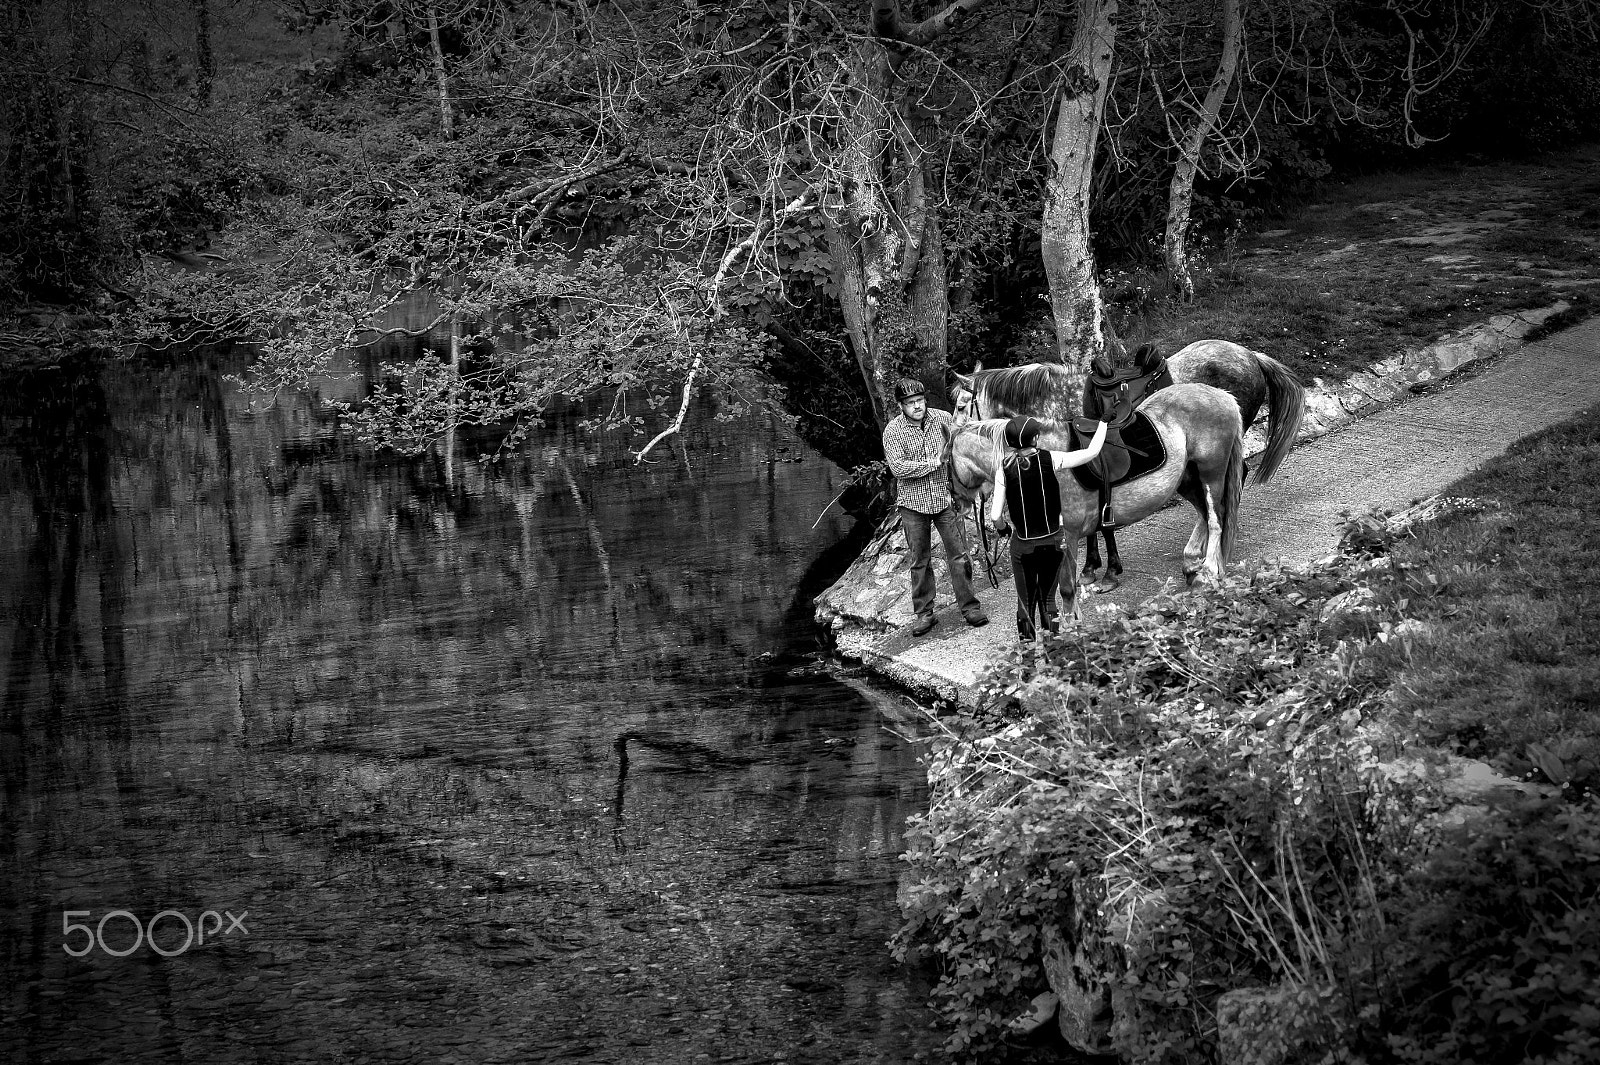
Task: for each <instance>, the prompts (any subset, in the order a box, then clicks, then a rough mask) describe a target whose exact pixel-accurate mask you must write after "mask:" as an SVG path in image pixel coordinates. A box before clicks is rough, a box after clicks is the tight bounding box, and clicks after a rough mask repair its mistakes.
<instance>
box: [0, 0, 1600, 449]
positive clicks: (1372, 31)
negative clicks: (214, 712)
mask: <svg viewBox="0 0 1600 1065" xmlns="http://www.w3.org/2000/svg"><path fill="white" fill-rule="evenodd" d="M0 12H3V14H0V20H3V24H4V26H5V32H6V36H7V39H8V40H10V41H11V42H12V45H11V48H12V56H11V61H10V62H9V63H8V64H6V66H5V67H4V69H3V70H0V93H3V95H4V97H5V99H6V100H7V101H8V106H7V108H6V109H5V113H4V117H3V123H4V125H3V127H0V190H3V202H0V231H3V237H0V300H3V301H4V302H5V304H6V305H7V306H8V307H9V308H11V311H10V313H8V315H7V319H6V321H7V324H6V325H4V326H3V327H0V328H3V329H4V330H5V331H6V332H7V335H8V337H9V339H10V340H11V341H12V343H9V344H7V345H6V346H7V347H10V348H12V349H13V351H16V350H27V351H31V352H32V353H33V354H34V356H35V357H39V356H41V355H43V356H45V357H48V356H49V354H50V353H51V351H52V350H56V351H59V350H61V349H62V348H63V347H64V346H71V345H75V344H76V345H81V344H82V343H83V342H85V340H86V339H88V340H92V341H93V342H94V343H96V344H98V345H99V346H101V347H103V348H104V349H106V350H110V351H118V352H124V353H127V352H142V353H146V354H149V353H154V352H163V351H170V350H172V349H175V348H181V347H186V346H191V345H195V344H203V343H211V342H217V341H248V342H252V343H254V344H256V345H258V350H259V353H260V354H259V358H258V359H257V360H256V362H255V366H254V370H253V371H252V372H253V383H254V384H255V385H256V386H258V387H261V388H264V389H274V388H280V387H286V386H295V385H298V384H302V383H304V382H306V381H308V380H310V379H311V378H312V377H313V376H314V375H315V374H317V373H318V372H319V371H320V370H322V369H323V368H324V367H325V366H326V364H327V360H328V358H329V357H330V356H331V355H332V354H333V353H334V352H336V351H338V350H340V349H342V348H346V347H349V346H351V345H356V344H364V343H372V342H374V341H376V340H379V339H381V338H382V337H383V336H385V335H393V334H394V333H395V332H399V331H409V332H412V333H415V334H419V335H420V334H421V333H425V332H426V333H430V334H431V335H433V336H434V337H448V338H449V339H448V342H440V343H437V344H435V345H434V352H433V354H431V355H429V356H427V357H425V358H423V359H421V360H420V361H418V362H417V363H415V364H414V365H411V366H409V367H408V368H407V370H406V372H404V373H402V374H397V375H396V376H395V377H394V378H393V380H392V381H391V383H390V386H389V387H387V388H383V389H379V390H378V391H377V392H376V393H375V394H374V395H372V396H371V397H370V399H369V400H367V401H366V402H364V403H362V404H360V405H357V406H354V407H351V408H349V409H347V410H346V411H345V415H346V417H347V418H348V420H349V422H350V424H352V425H353V426H355V427H356V428H357V429H358V430H359V431H360V432H361V433H363V434H364V435H365V436H366V437H367V438H369V439H372V440H374V441H377V442H380V443H384V444H388V445H391V446H394V447H397V448H400V449H401V450H404V451H418V450H421V449H422V448H425V447H426V446H427V445H428V443H429V441H430V440H432V439H434V438H435V437H436V436H438V435H439V434H441V433H442V432H443V431H444V430H445V429H446V428H448V427H450V426H452V425H488V426H494V427H497V428H501V429H506V430H509V431H510V434H511V435H510V439H513V440H514V439H516V438H517V437H518V435H519V433H520V431H522V430H525V429H526V428H527V427H528V426H529V425H530V424H532V420H533V419H534V418H535V417H536V416H537V415H538V414H539V413H540V412H541V411H542V410H544V409H545V408H546V407H547V406H548V405H549V404H551V403H553V402H557V401H560V400H562V399H564V398H582V397H590V396H594V395H605V396H609V397H614V401H613V402H612V404H611V407H610V409H609V412H608V413H607V415H606V416H605V417H604V418H603V419H601V422H602V423H603V424H605V425H607V426H609V427H611V428H622V427H626V428H628V429H629V430H631V431H632V432H633V433H634V434H636V439H637V441H638V452H639V453H640V455H641V456H642V455H643V454H644V453H647V452H648V451H649V450H650V449H651V448H652V447H653V446H655V445H656V444H657V443H658V442H659V441H660V440H661V439H663V437H664V436H666V435H667V434H670V433H671V432H672V431H673V430H674V429H675V428H676V427H677V425H679V424H681V419H682V416H683V411H684V410H685V408H686V406H687V405H688V404H690V403H693V402H697V401H701V402H711V403H716V404H718V405H719V407H720V409H722V410H725V411H728V412H738V411H740V410H742V409H746V408H748V407H749V406H751V405H777V406H781V407H782V408H783V409H784V410H786V411H787V413H789V414H791V415H793V416H795V417H796V418H797V419H798V424H799V426H800V428H801V431H802V432H803V433H804V434H805V435H806V436H807V437H808V439H810V440H811V441H812V442H813V443H814V444H816V445H817V446H818V447H819V448H820V449H821V450H823V451H824V453H826V454H828V455H829V456H830V457H832V458H834V459H835V460H837V461H840V462H841V463H844V464H846V465H855V464H857V463H860V462H863V461H865V460H868V459H871V458H872V457H874V455H875V451H876V447H877V431H876V430H877V428H878V427H879V426H881V425H882V423H883V422H884V421H885V420H886V418H887V417H888V416H889V415H890V414H892V411H890V410H888V409H886V407H887V399H886V397H887V393H888V389H887V384H888V382H890V381H892V380H893V378H894V377H896V376H898V375H900V374H902V373H907V372H909V373H914V374H917V375H919V376H922V377H923V378H925V379H926V380H927V381H928V382H929V384H930V385H931V386H932V387H933V388H934V389H935V391H936V392H937V391H939V390H941V389H942V388H943V385H944V382H945V381H946V380H947V374H948V371H949V370H950V369H951V368H967V367H970V366H971V365H972V364H973V363H975V362H976V361H978V360H983V361H984V362H985V363H986V364H988V365H996V364H1003V363H1008V362H1018V361H1027V360H1034V359H1050V360H1059V361H1062V362H1064V363H1066V364H1067V365H1069V366H1075V367H1081V366H1083V365H1085V364H1086V362H1087V360H1088V359H1089V358H1090V357H1091V356H1092V355H1094V354H1095V353H1096V352H1098V351H1099V350H1101V349H1102V347H1103V346H1104V345H1106V344H1107V343H1108V342H1110V343H1115V342H1116V339H1117V334H1118V332H1119V331H1120V328H1121V327H1120V326H1119V320H1118V314H1117V312H1118V300H1119V293H1118V292H1117V291H1116V289H1115V287H1114V286H1104V285H1103V284H1102V282H1101V278H1102V277H1103V276H1105V275H1104V271H1105V269H1106V268H1107V266H1108V265H1111V264H1116V263H1126V262H1138V263H1143V264H1146V265H1151V264H1159V265H1160V266H1161V267H1162V269H1163V276H1164V277H1165V279H1166V281H1167V284H1168V285H1169V287H1170V293H1169V295H1168V297H1167V298H1169V299H1174V300H1183V299H1186V298H1189V297H1191V296H1192V295H1193V293H1194V291H1195V286H1196V285H1197V284H1200V285H1204V284H1205V283H1206V281H1205V274H1204V271H1203V270H1202V269H1200V268H1199V267H1200V266H1201V265H1202V264H1203V263H1204V261H1205V259H1206V256H1207V249H1208V248H1215V247H1218V246H1221V245H1223V244H1224V243H1225V242H1226V241H1227V239H1228V235H1229V234H1230V233H1234V232H1237V231H1238V229H1239V227H1241V226H1243V225H1247V224H1250V223H1252V221H1254V220H1256V219H1259V218H1261V217H1263V216H1265V215H1269V214H1270V213H1271V212H1273V211H1275V210H1281V209H1282V208H1283V206H1284V205H1285V204H1290V203H1294V202H1296V201H1297V200H1300V199H1302V198H1303V197H1305V196H1306V195H1308V193H1309V192H1310V190H1312V189H1313V188H1314V186H1315V183H1316V182H1317V181H1319V180H1321V179H1324V178H1326V177H1328V176H1329V175H1330V174H1341V173H1349V172H1353V171H1358V170H1362V169H1371V168H1378V167H1395V166H1404V165H1411V164H1414V163H1416V162H1420V161H1424V160H1436V159H1438V158H1439V157H1440V156H1441V155H1444V154H1457V155H1461V154H1470V155H1478V156H1484V155H1490V156H1498V155H1512V154H1526V153H1531V152H1538V151H1541V150H1546V149H1552V148H1557V147H1561V146H1563V145H1566V144H1570V143H1572V142H1574V141H1578V140H1582V139H1585V138H1589V137H1592V136H1593V135H1594V134H1595V132H1596V131H1597V128H1600V47H1597V39H1600V38H1597V32H1600V31H1597V25H1600V4H1597V3H1596V0H1437V2H1436V0H1126V2H1119V0H1082V2H1080V3H1076V4H1073V3H1067V2H1065V0H957V2H955V3H949V4H945V3H939V4H926V3H910V2H902V0H670V2H665V0H592V2H591V0H378V2H370V0H282V2H279V3H264V2H259V0H136V2H129V3H123V2H112V0H4V3H3V6H0ZM417 289H425V290H428V291H430V292H431V293H433V294H434V295H436V296H437V297H438V313H437V316H436V317H434V318H433V319H432V320H431V321H424V322H407V323H404V324H403V326H395V325H394V324H393V315H392V313H391V312H392V308H393V307H394V306H395V305H396V304H397V302H398V301H400V300H401V299H402V298H403V297H404V296H405V295H406V293H407V292H409V291H414V290H417ZM60 309H68V310H72V311H75V312H83V313H84V314H85V315H86V317H83V318H79V319H75V320H74V321H76V322H78V323H81V324H82V325H84V326H85V329H81V330H75V331H72V332H70V333H62V332H61V331H60V330H59V329H57V330H56V331H55V332H54V333H53V334H52V333H48V332H41V331H40V330H39V329H37V328H36V326H37V325H38V323H40V322H45V321H48V322H50V323H52V324H59V322H60V321H61V318H60V317H59V316H56V317H53V318H52V317H50V316H49V315H47V314H44V313H43V312H44V311H45V310H60ZM1121 339H1123V340H1135V339H1139V338H1138V337H1137V336H1124V337H1122V338H1121Z"/></svg>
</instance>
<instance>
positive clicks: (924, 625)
mask: <svg viewBox="0 0 1600 1065" xmlns="http://www.w3.org/2000/svg"><path fill="white" fill-rule="evenodd" d="M937 624H939V619H938V618H936V617H934V616H933V615H932V614H918V615H917V623H916V624H915V625H913V626H911V635H913V636H921V635H922V634H923V633H926V632H927V631H928V630H930V629H932V628H933V627H934V626H935V625H937Z"/></svg>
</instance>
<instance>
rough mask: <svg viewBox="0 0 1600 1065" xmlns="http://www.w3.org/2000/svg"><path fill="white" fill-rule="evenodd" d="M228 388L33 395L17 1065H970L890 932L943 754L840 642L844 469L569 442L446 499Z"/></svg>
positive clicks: (15, 609)
mask: <svg viewBox="0 0 1600 1065" xmlns="http://www.w3.org/2000/svg"><path fill="white" fill-rule="evenodd" d="M229 365H230V363H229V361H228V360H227V359H225V358H223V357H222V356H219V355H211V356H208V357H207V358H205V359H202V360H200V361H198V362H195V363H182V364H178V365H173V366H170V367H167V368H166V369H162V370H154V369H135V368H131V367H129V368H117V369H113V370H109V371H106V372H105V374H104V375H102V374H101V373H100V372H99V371H96V370H94V369H92V368H90V367H87V366H75V365H67V366H62V367H59V368H56V369H52V370H44V371H39V372H37V373H34V374H31V375H29V376H27V377H26V378H25V379H23V380H22V381H20V382H17V383H16V384H15V385H14V386H13V387H12V389H11V390H10V391H9V392H8V393H7V395H6V396H5V397H4V400H3V402H4V405H5V420H4V431H5V438H4V441H3V445H4V446H3V447H0V486H3V491H4V493H5V505H4V510H3V519H0V520H3V521H4V523H5V526H4V529H5V533H6V534H7V535H5V536H4V538H3V542H0V551H4V553H5V554H4V558H3V569H0V584H3V592H0V594H3V600H0V601H3V602H4V603H5V605H6V618H7V619H8V620H7V621H6V623H5V624H3V625H0V656H3V661H4V662H5V664H6V666H5V668H6V673H5V690H4V696H3V704H0V706H3V714H4V722H3V737H4V750H3V753H0V758H3V772H4V784H5V791H4V808H3V810H0V862H3V863H4V868H5V878H4V885H3V887H0V917H3V920H0V935H3V936H4V940H3V950H0V972H3V981H0V985H3V990H0V1057H3V1058H4V1060H6V1061H8V1062H33V1061H56V1060H117V1061H123V1060H139V1059H141V1058H148V1059H151V1060H173V1059H178V1058H194V1059H201V1060H206V1061H225V1062H226V1061H247V1060H252V1061H253V1060H270V1061H284V1060H307V1061H343V1060H349V1061H387V1060H396V1061H399V1060H426V1061H451V1060H461V1061H527V1060H547V1059H548V1060H556V1059H560V1060H584V1061H620V1060H625V1059H627V1058H629V1057H637V1056H639V1054H640V1053H643V1054H644V1055H645V1056H646V1057H647V1058H648V1060H652V1061H693V1060H697V1059H709V1060H736V1061H757V1060H760V1061H774V1060H787V1061H829V1062H833V1061H901V1060H907V1059H909V1058H910V1057H911V1055H912V1054H913V1053H914V1052H915V1051H916V1050H918V1049H920V1048H924V1047H926V1046H928V1045H930V1044H931V1042H932V1038H931V1035H930V1033H929V1032H928V1030H927V1022H928V1020H929V1018H928V1016H927V1015H926V1014H925V1013H924V1012H923V1010H922V1008H921V1005H920V1004H921V1001H922V999H923V997H924V994H925V988H922V987H918V986H913V985H912V984H911V983H909V982H908V981H907V978H906V977H905V975H904V974H903V973H902V972H901V971H900V970H898V969H897V968H896V967H894V966H893V965H892V964H891V963H890V962H889V960H888V959H887V957H886V956H885V953H884V950H883V941H884V940H885V939H886V938H887V936H888V934H889V932H890V931H891V926H892V919H893V913H894V903H893V895H894V884H893V880H894V875H895V872H896V866H897V863H896V855H897V854H898V852H899V849H900V835H899V833H900V826H901V824H902V822H903V820H904V818H905V816H906V815H907V814H908V813H911V812H913V811H915V810H916V809H917V808H918V806H919V805H920V803H921V801H922V792H921V774H920V772H919V770H918V768H917V767H916V765H915V764H914V756H913V754H912V752H911V751H910V749H909V748H908V747H907V745H905V744H904V743H903V742H901V741H900V740H899V739H897V738H896V737H894V736H893V735H891V734H890V733H888V732H887V731H885V730H884V729H883V728H882V718H881V716H880V715H879V714H877V713H876V712H874V710H873V709H872V708H871V707H870V706H869V705H868V704H867V703H866V702H865V701H864V700H863V698H862V697H861V696H860V695H859V694H857V693H856V692H855V691H853V690H852V689H850V688H848V687H845V686H843V685H841V684H839V683H838V682H837V681H835V680H832V679H830V678H829V677H827V676H826V675H825V674H823V673H821V672H820V671H818V670H817V669H815V668H814V667H812V666H811V665H810V664H809V659H808V658H807V657H806V656H805V654H804V652H805V651H806V650H807V649H808V648H809V647H810V646H811V641H812V631H811V627H810V620H809V610H808V609H807V608H806V605H805V603H806V597H807V593H809V592H811V591H814V590H816V589H815V588H814V587H810V588H808V587H805V582H806V580H807V578H808V573H807V568H808V566H809V565H811V564H812V563H813V560H815V559H817V557H818V556H819V554H820V553H822V552H824V551H825V550H826V549H827V548H828V547H829V545H832V544H838V543H839V541H840V540H841V539H842V538H843V536H844V534H845V531H846V530H845V529H844V528H843V525H842V522H841V521H840V520H836V519H826V518H825V519H824V520H823V521H822V522H821V523H820V524H819V525H818V527H817V528H816V529H815V531H813V530H811V529H810V528H809V526H810V525H811V523H812V521H813V520H814V519H815V518H816V516H817V514H818V513H819V512H821V511H822V509H823V507H824V505H825V504H826V503H827V501H828V500H829V499H830V498H831V497H832V496H833V494H834V492H835V491H836V485H835V483H834V482H835V480H836V479H837V478H836V472H835V471H834V469H833V468H832V467H831V466H829V465H828V464H827V463H825V462H823V461H822V460H821V459H819V458H817V457H816V456H814V455H811V454H809V453H808V452H805V451H804V449H803V448H802V446H801V445H799V444H798V443H797V442H795V441H793V440H792V439H791V438H790V437H788V436H787V435H786V434H785V433H784V432H782V431H781V430H780V429H779V427H777V426H775V425H772V424H768V423H766V422H761V421H758V422H751V421H748V420H747V421H744V422H741V423H724V422H718V421H716V420H713V419H711V418H705V419H703V420H702V421H701V422H700V423H698V424H695V425H693V426H692V427H691V429H690V432H688V433H687V434H686V437H685V441H684V444H685V447H684V448H682V449H680V450H677V451H673V452H663V454H662V458H663V461H660V462H657V463H655V464H652V465H649V466H646V467H642V468H636V467H633V466H632V465H631V461H630V459H629V458H628V456H627V454H626V451H625V444H624V443H622V442H617V443H612V444H606V445H602V446H596V445H594V444H593V443H592V442H590V441H588V440H587V439H585V438H582V437H580V436H579V434H578V433H577V431H576V429H575V427H574V424H573V422H572V420H570V419H568V420H559V419H558V420H557V421H556V422H555V423H554V424H552V425H551V427H550V429H549V431H548V432H547V433H546V434H544V435H543V436H542V437H541V439H540V440H539V441H537V442H536V443H535V444H534V445H533V446H531V447H529V448H528V449H526V450H525V451H524V452H523V453H521V454H518V455H515V456H510V457H508V458H506V459H505V460H504V461H499V462H488V461H480V460H477V459H474V458H472V457H471V455H470V454H467V455H465V456H462V457H458V459H457V462H456V463H455V464H454V466H453V469H452V478H451V485H450V486H449V487H444V486H442V484H441V482H440V481H439V479H438V478H437V477H435V476H434V474H433V471H432V470H431V469H430V468H429V467H428V466H427V464H418V463H402V462H384V461H375V460H372V459H370V458H364V457H363V456H361V455H360V454H358V453H357V452H356V451H355V450H353V449H352V448H350V447H349V446H348V445H347V444H345V443H343V442H341V441H340V440H339V439H338V438H336V437H335V436H334V435H332V434H331V433H330V432H329V430H328V428H327V427H326V426H325V425H323V424H322V423H321V422H320V421H319V419H318V418H317V416H316V415H315V413H314V411H313V409H312V408H311V406H310V405H308V404H306V403H303V402H294V401H287V400H286V401H281V402H279V403H277V404H275V405H272V406H271V407H269V408H268V409H266V410H264V411H259V412H252V411H251V410H250V409H249V408H248V404H247V403H246V401H245V400H244V399H243V398H242V397H240V396H239V395H237V394H236V393H235V392H234V391H233V390H232V388H231V387H230V386H227V385H226V384H223V383H222V377H221V374H220V373H219V371H221V370H225V369H227V368H229ZM347 387H360V379H359V377H358V378H357V379H356V381H355V382H354V383H353V384H350V385H348V386H347ZM790 460H798V461H790ZM846 546H847V545H846ZM810 578H811V579H813V580H815V579H816V578H817V574H816V573H815V572H814V571H813V572H812V573H811V575H810ZM797 588H798V591H797ZM118 910H121V911H126V912H127V915H125V916H124V915H118V916H114V917H112V918H109V919H107V918H105V915H106V914H108V913H110V912H112V911H118ZM162 911H173V913H171V914H168V915H165V916H163V917H162V919H161V921H159V922H157V923H156V925H155V927H154V928H153V931H152V935H153V937H154V945H155V946H156V947H157V948H159V949H158V950H152V949H151V945H150V944H147V943H139V942H137V941H136V939H135V927H134V922H135V921H139V922H141V923H143V924H144V925H145V927H146V928H149V927H150V919H151V918H153V917H155V916H156V915H157V914H158V913H161V912H162ZM207 911H213V912H215V913H216V914H217V915H218V917H217V919H216V920H217V924H218V925H219V926H220V925H222V924H223V923H224V922H223V920H222V916H221V915H223V914H227V915H229V916H228V921H229V922H232V921H234V920H236V919H237V920H238V921H239V922H240V924H239V925H238V926H237V927H235V928H234V929H233V930H232V931H231V932H230V933H229V934H222V932H221V931H220V929H212V930H211V931H210V933H209V938H207V939H206V941H205V942H204V943H196V942H194V941H193V940H192V939H190V940H186V939H185V924H184V922H185V920H187V922H188V923H189V925H191V926H192V925H193V924H194V923H195V922H196V921H199V922H200V927H201V928H202V929H208V928H210V926H209V925H208V924H206V922H205V921H203V920H201V915H202V914H204V913H206V912H207ZM241 915H247V916H241ZM103 919H104V920H103ZM68 924H87V925H88V926H89V927H90V928H91V929H93V928H95V927H98V929H99V940H98V941H95V940H94V939H93V933H92V932H85V931H83V930H82V929H77V930H72V931H68V930H67V928H66V925H68ZM86 942H88V943H91V944H93V945H92V946H91V947H90V949H89V950H88V951H87V953H85V954H84V956H82V957H74V956H71V953H69V951H75V950H77V949H78V948H79V947H81V946H82V945H84V944H85V943H86ZM130 947H136V949H131V950H129V949H128V948H130ZM124 951H126V954H125V956H121V957H117V956H113V954H120V953H122V952H124ZM169 955H170V956H169ZM630 1047H631V1048H636V1049H630ZM637 1048H648V1050H641V1049H637Z"/></svg>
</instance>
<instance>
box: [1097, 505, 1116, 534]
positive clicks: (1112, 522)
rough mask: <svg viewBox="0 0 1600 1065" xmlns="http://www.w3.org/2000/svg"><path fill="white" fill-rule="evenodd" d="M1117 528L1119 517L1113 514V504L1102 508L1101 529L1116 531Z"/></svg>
mask: <svg viewBox="0 0 1600 1065" xmlns="http://www.w3.org/2000/svg"><path fill="white" fill-rule="evenodd" d="M1116 527H1117V516H1116V515H1115V514H1113V513H1112V512H1111V504H1110V503H1107V504H1106V505H1105V506H1103V507H1101V508H1100V528H1102V529H1115V528H1116Z"/></svg>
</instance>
